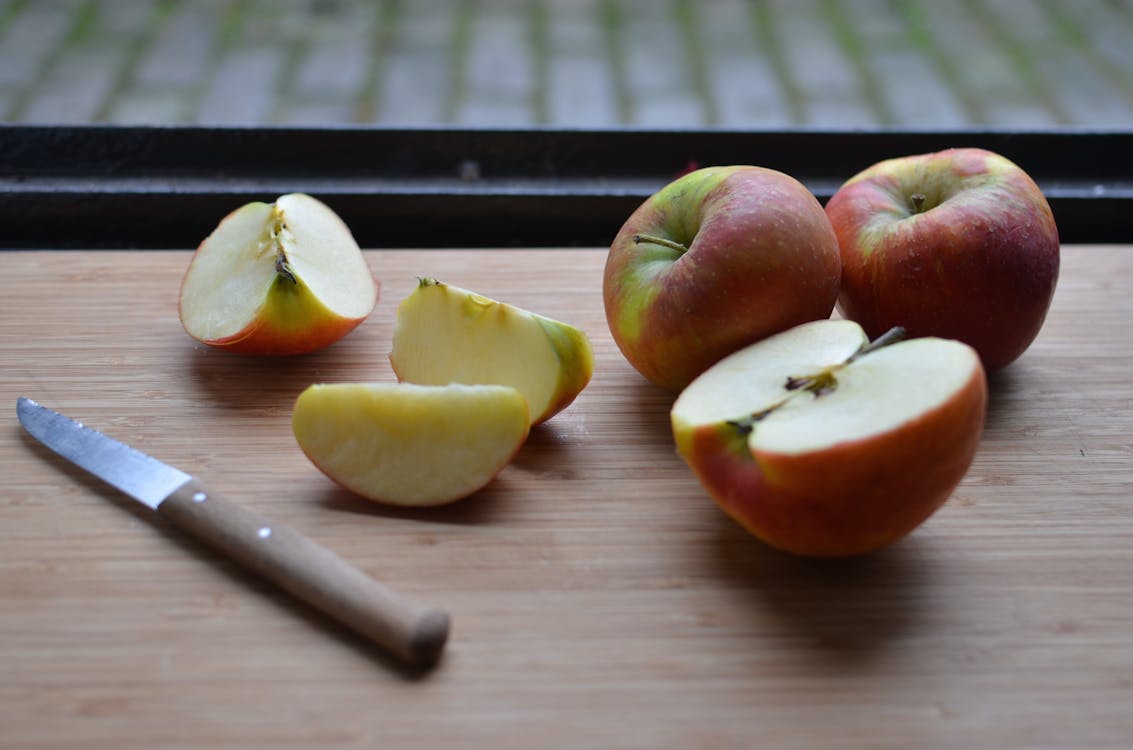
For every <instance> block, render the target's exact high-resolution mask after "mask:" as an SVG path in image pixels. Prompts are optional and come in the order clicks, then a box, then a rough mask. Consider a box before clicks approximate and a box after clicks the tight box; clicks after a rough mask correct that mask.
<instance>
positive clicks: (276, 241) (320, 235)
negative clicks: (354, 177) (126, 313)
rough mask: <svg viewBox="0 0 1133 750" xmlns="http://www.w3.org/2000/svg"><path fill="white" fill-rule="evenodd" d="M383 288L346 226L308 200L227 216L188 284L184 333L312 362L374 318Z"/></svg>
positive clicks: (293, 197) (291, 199) (290, 199)
mask: <svg viewBox="0 0 1133 750" xmlns="http://www.w3.org/2000/svg"><path fill="white" fill-rule="evenodd" d="M377 301H378V283H377V281H376V280H375V279H374V276H373V274H372V273H371V271H370V268H369V266H368V265H367V264H366V259H365V257H363V255H362V251H361V250H360V249H359V247H358V243H357V242H355V241H354V237H353V235H351V233H350V230H349V229H348V228H347V226H346V224H344V223H343V222H342V220H341V219H340V218H339V217H338V215H337V214H335V213H334V211H332V210H331V209H330V208H329V207H328V206H327V205H326V204H324V203H322V202H320V201H318V200H316V199H315V198H312V197H311V196H309V195H304V194H302V193H291V194H288V195H284V196H282V197H280V198H279V199H278V200H277V201H276V202H275V203H274V204H268V203H260V202H256V203H249V204H247V205H245V206H243V207H241V208H239V209H237V210H235V211H233V212H232V213H231V214H229V215H228V216H226V217H225V218H224V219H223V220H222V221H221V222H220V224H219V225H217V227H216V229H215V230H213V232H212V234H210V235H209V236H208V237H207V238H205V240H204V242H202V243H201V245H200V247H198V248H197V252H196V253H195V254H194V255H193V260H192V261H191V262H190V264H189V269H188V271H187V272H186V273H185V278H184V280H183V281H182V284H181V296H180V305H179V312H180V316H181V325H182V326H184V328H185V331H186V332H187V333H188V334H189V335H190V336H192V337H193V338H195V339H197V340H198V341H201V342H203V343H205V344H208V345H209V346H214V347H219V348H224V349H228V350H230V351H234V352H241V353H244V354H263V355H284V354H305V353H307V352H311V351H314V350H316V349H320V348H322V347H324V346H327V345H329V344H331V343H333V342H335V341H337V340H338V339H340V338H342V337H343V336H345V335H346V334H347V333H349V332H350V331H351V330H352V329H354V327H355V326H357V325H358V324H359V323H361V322H362V321H363V320H364V319H365V318H366V316H367V315H369V314H370V312H371V311H372V310H373V309H374V306H375V305H376V304H377Z"/></svg>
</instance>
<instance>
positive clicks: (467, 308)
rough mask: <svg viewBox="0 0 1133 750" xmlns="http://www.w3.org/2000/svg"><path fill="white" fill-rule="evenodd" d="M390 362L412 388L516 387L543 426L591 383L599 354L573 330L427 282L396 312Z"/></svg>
mask: <svg viewBox="0 0 1133 750" xmlns="http://www.w3.org/2000/svg"><path fill="white" fill-rule="evenodd" d="M390 364H391V365H392V366H393V371H394V372H395V373H396V374H397V377H398V380H401V381H404V382H409V383H421V384H424V385H444V384H446V383H468V384H499V385H508V386H511V387H513V388H516V389H518V390H519V392H520V393H522V394H523V396H524V398H526V399H527V404H528V407H529V409H530V413H531V423H532V424H538V423H540V422H544V421H546V420H548V419H550V418H551V417H552V416H554V415H555V414H557V413H558V412H560V411H562V410H563V409H565V408H566V407H567V406H568V405H569V404H570V403H571V402H572V401H574V399H575V398H576V397H577V396H578V394H579V393H581V392H582V389H583V388H585V387H586V384H587V383H589V382H590V377H591V375H592V374H593V372H594V353H593V350H592V349H591V347H590V341H589V340H588V339H587V338H586V335H585V334H584V333H583V332H582V331H580V330H578V329H577V328H575V327H574V326H571V325H568V324H566V323H560V322H559V321H557V320H552V319H550V318H547V317H544V316H542V315H537V314H535V313H532V312H528V311H526V310H523V309H521V308H518V307H514V306H512V305H508V304H505V303H502V302H497V301H496V300H493V299H489V298H487V297H485V296H483V295H480V294H476V293H475V292H470V291H468V290H467V289H461V288H460V287H456V286H451V285H449V284H444V283H441V282H440V281H437V280H436V279H432V278H422V279H419V281H418V284H417V288H416V289H414V290H413V291H412V292H411V293H410V294H409V296H408V297H406V298H405V299H404V300H402V302H401V304H400V305H399V306H398V308H397V324H396V325H395V327H394V331H393V350H392V352H391V353H390Z"/></svg>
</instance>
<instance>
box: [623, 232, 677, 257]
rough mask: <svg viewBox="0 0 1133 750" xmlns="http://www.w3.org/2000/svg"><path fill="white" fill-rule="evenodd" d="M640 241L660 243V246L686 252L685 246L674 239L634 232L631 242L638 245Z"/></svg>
mask: <svg viewBox="0 0 1133 750" xmlns="http://www.w3.org/2000/svg"><path fill="white" fill-rule="evenodd" d="M642 242H648V243H650V244H653V245H660V246H661V247H667V248H669V249H670V250H676V251H677V252H679V253H686V252H688V248H687V247H685V246H684V245H682V244H681V243H679V242H676V241H675V240H668V239H665V238H664V237H658V236H656V235H652V234H635V235H634V236H633V244H635V245H640V244H641V243H642Z"/></svg>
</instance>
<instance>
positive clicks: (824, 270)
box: [602, 165, 841, 391]
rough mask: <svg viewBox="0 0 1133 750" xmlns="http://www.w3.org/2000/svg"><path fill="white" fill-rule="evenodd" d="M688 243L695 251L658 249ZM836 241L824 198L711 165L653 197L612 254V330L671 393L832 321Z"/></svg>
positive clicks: (781, 181) (783, 179) (750, 170)
mask: <svg viewBox="0 0 1133 750" xmlns="http://www.w3.org/2000/svg"><path fill="white" fill-rule="evenodd" d="M640 235H650V236H653V237H659V238H662V239H664V240H668V241H672V242H677V243H680V244H681V245H684V246H686V247H687V248H688V250H687V252H684V253H682V252H680V251H679V250H677V249H673V248H670V247H666V246H664V245H661V244H656V243H654V242H649V241H644V242H635V239H634V238H635V237H636V236H640ZM840 269H841V261H840V259H839V254H838V243H837V238H836V236H835V234H834V230H833V228H832V227H831V225H830V221H829V220H828V218H827V216H826V214H825V213H824V211H823V209H822V205H821V204H820V203H819V202H818V199H817V198H815V197H814V195H813V194H812V193H811V192H810V191H809V190H808V189H807V188H806V187H804V186H803V185H802V184H801V183H800V182H798V181H797V180H795V179H794V178H793V177H790V176H789V175H786V174H783V173H782V172H777V171H774V170H771V169H765V168H762V167H755V166H746V165H734V166H725V167H706V168H703V169H699V170H696V171H694V172H691V173H689V174H686V175H684V176H683V177H680V178H678V179H677V180H675V181H673V182H672V183H670V184H669V185H667V186H665V187H664V188H662V189H661V190H660V191H658V192H657V193H656V194H654V195H653V196H651V197H650V198H648V199H647V200H646V201H645V202H644V203H643V204H642V205H641V206H640V207H639V208H638V209H637V210H636V211H635V212H634V213H633V214H632V215H631V216H630V217H629V219H628V220H627V221H626V222H625V224H624V226H623V227H622V228H621V230H620V231H619V232H618V234H617V236H616V237H615V239H614V241H613V243H612V244H611V246H610V251H609V255H608V256H607V260H606V266H605V271H604V277H603V285H602V295H603V300H604V303H605V311H606V320H607V323H608V324H609V327H610V333H611V334H612V335H613V338H614V341H615V342H616V343H617V345H618V348H619V349H621V351H622V354H623V355H625V357H626V359H627V360H628V361H629V362H630V364H631V365H633V366H634V368H636V369H637V370H638V371H639V372H640V373H641V374H642V375H643V376H645V378H646V379H648V380H650V381H651V382H653V383H655V384H657V385H659V386H662V387H664V388H666V389H669V390H671V391H677V390H680V389H681V388H683V387H684V386H685V385H687V384H688V383H689V382H691V381H692V379H693V378H694V377H696V376H697V375H699V374H700V373H701V372H703V371H704V370H706V369H707V368H708V367H710V366H711V365H712V364H714V363H715V362H716V361H718V360H719V359H721V358H722V357H724V356H726V355H728V354H730V353H731V352H733V351H735V350H737V349H740V348H742V347H743V346H745V345H747V344H750V343H752V342H754V341H758V340H760V339H762V338H765V337H767V336H769V335H771V334H773V333H778V332H779V331H783V330H786V329H787V328H790V327H792V326H795V325H798V324H800V323H804V322H807V321H811V320H818V319H822V318H827V317H829V316H830V313H831V312H832V311H833V309H834V304H835V301H836V299H837V295H838V283H839V274H840Z"/></svg>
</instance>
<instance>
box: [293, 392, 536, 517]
mask: <svg viewBox="0 0 1133 750" xmlns="http://www.w3.org/2000/svg"><path fill="white" fill-rule="evenodd" d="M291 426H292V430H293V431H294V433H295V439H296V440H297V441H298V443H299V447H300V448H301V449H302V450H303V452H304V453H305V454H306V455H307V457H308V458H309V459H310V460H311V462H312V463H313V464H314V465H315V466H317V467H318V468H319V469H320V470H321V471H322V472H323V473H324V474H326V475H327V476H328V477H330V478H331V479H333V480H335V481H336V482H338V483H339V484H340V485H342V486H343V487H345V488H346V489H348V490H351V491H352V492H355V493H357V494H359V495H361V496H363V497H366V498H368V499H370V500H374V501H376V502H380V503H387V504H390V505H401V506H431V505H441V504H443V503H448V502H452V501H454V500H458V499H460V498H463V497H466V496H468V495H471V494H472V493H473V492H475V491H477V490H479V489H481V488H482V487H484V486H485V485H486V484H488V483H489V482H490V481H491V480H492V479H494V478H495V477H496V475H497V474H499V473H500V471H502V470H503V468H504V466H506V465H507V463H508V462H509V461H510V460H511V458H512V457H513V456H514V455H515V454H516V452H517V451H518V450H519V449H520V447H521V446H522V445H523V443H524V441H525V440H526V439H527V434H528V430H529V429H530V422H529V419H528V414H527V402H526V401H525V400H524V398H523V396H522V395H521V394H520V393H519V391H517V390H515V389H514V388H509V387H507V386H500V385H460V384H453V385H447V386H422V385H413V384H407V383H337V384H326V385H324V384H316V385H312V386H310V387H308V388H307V389H306V390H304V391H303V392H302V393H301V394H300V395H299V398H298V400H296V402H295V408H294V411H293V412H292V415H291Z"/></svg>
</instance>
